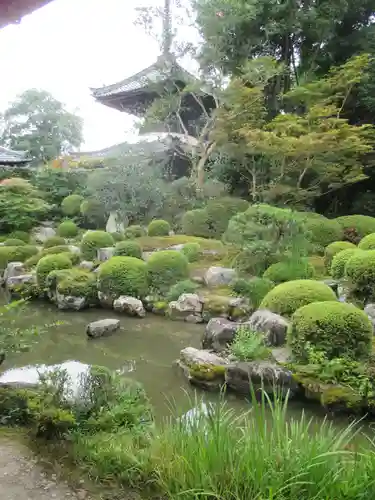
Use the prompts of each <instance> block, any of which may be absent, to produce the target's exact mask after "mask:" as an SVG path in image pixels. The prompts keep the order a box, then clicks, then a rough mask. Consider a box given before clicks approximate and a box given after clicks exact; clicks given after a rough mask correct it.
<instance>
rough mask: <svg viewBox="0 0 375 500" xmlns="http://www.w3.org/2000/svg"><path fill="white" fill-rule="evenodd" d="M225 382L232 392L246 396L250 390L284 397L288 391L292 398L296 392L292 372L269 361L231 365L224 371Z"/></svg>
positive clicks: (296, 387)
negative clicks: (260, 390)
mask: <svg viewBox="0 0 375 500" xmlns="http://www.w3.org/2000/svg"><path fill="white" fill-rule="evenodd" d="M225 382H226V384H227V386H228V387H229V388H230V389H232V390H233V391H235V392H237V393H239V394H244V395H248V396H249V395H250V394H251V390H252V389H253V390H254V391H258V390H259V389H262V390H264V391H265V392H266V393H267V394H271V395H273V394H274V393H275V392H276V394H278V395H280V396H284V397H285V396H286V395H287V393H288V391H289V394H290V395H291V396H292V395H293V394H294V393H295V392H297V390H298V384H297V382H295V380H294V378H293V374H292V372H291V371H289V370H287V369H286V368H283V367H281V366H279V365H277V364H276V363H273V362H270V361H250V362H245V361H241V362H238V363H233V364H231V365H229V366H228V367H227V369H226V373H225Z"/></svg>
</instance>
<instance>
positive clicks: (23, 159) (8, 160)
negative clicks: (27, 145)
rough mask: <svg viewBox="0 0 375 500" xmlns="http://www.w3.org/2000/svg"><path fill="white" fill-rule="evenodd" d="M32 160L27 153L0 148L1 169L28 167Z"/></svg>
mask: <svg viewBox="0 0 375 500" xmlns="http://www.w3.org/2000/svg"><path fill="white" fill-rule="evenodd" d="M31 160H32V158H30V156H28V153H27V152H26V151H13V150H11V149H8V148H4V147H2V146H0V166H1V167H4V166H5V167H12V168H14V167H27V166H28V165H29V163H30V162H31Z"/></svg>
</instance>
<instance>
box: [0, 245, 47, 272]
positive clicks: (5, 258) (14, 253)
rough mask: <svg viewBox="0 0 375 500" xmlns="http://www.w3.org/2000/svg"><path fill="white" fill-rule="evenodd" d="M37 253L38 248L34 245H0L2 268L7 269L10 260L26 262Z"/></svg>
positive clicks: (0, 264) (0, 265)
mask: <svg viewBox="0 0 375 500" xmlns="http://www.w3.org/2000/svg"><path fill="white" fill-rule="evenodd" d="M37 253H38V249H37V248H36V247H35V246H33V245H22V246H17V247H4V246H3V247H0V269H5V268H6V267H7V265H8V263H9V262H25V261H26V260H27V259H29V258H30V257H32V256H33V255H36V254H37Z"/></svg>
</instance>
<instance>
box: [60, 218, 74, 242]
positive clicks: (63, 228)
mask: <svg viewBox="0 0 375 500" xmlns="http://www.w3.org/2000/svg"><path fill="white" fill-rule="evenodd" d="M57 234H58V236H61V237H62V238H74V237H75V236H77V234H78V226H77V224H76V223H75V222H73V221H72V220H64V222H62V223H61V224H60V225H59V226H58V227H57Z"/></svg>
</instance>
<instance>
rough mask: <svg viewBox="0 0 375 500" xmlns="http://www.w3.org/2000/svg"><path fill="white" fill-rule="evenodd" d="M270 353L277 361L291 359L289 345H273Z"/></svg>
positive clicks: (286, 361) (281, 361)
mask: <svg viewBox="0 0 375 500" xmlns="http://www.w3.org/2000/svg"><path fill="white" fill-rule="evenodd" d="M271 354H272V357H273V359H274V360H275V361H276V362H277V363H289V362H290V361H291V360H292V351H291V350H290V349H289V347H275V348H273V349H271Z"/></svg>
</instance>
